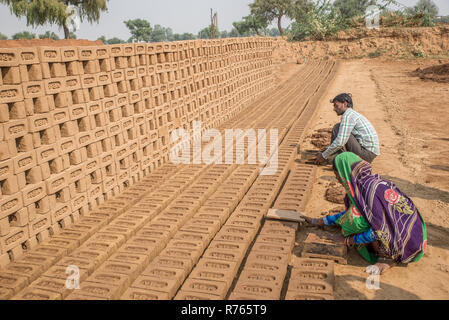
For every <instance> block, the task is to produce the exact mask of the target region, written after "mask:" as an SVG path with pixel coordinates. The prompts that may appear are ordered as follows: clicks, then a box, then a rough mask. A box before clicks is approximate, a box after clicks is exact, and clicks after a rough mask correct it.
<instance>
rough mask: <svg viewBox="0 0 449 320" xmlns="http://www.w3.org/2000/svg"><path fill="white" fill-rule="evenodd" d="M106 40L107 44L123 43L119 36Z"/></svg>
mask: <svg viewBox="0 0 449 320" xmlns="http://www.w3.org/2000/svg"><path fill="white" fill-rule="evenodd" d="M106 42H107V44H118V43H125V41H124V40H122V39H119V38H117V37H114V38H111V39H109V40H107V41H106Z"/></svg>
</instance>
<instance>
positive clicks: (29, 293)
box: [11, 288, 62, 300]
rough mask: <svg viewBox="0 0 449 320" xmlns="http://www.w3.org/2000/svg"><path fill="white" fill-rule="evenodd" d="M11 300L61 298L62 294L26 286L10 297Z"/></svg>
mask: <svg viewBox="0 0 449 320" xmlns="http://www.w3.org/2000/svg"><path fill="white" fill-rule="evenodd" d="M11 300H62V295H61V294H59V293H57V292H52V291H48V290H42V289H38V288H26V289H25V290H23V291H21V292H20V293H19V294H17V295H15V296H14V297H12V298H11Z"/></svg>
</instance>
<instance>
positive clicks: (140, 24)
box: [124, 19, 153, 42]
mask: <svg viewBox="0 0 449 320" xmlns="http://www.w3.org/2000/svg"><path fill="white" fill-rule="evenodd" d="M124 23H125V25H126V27H127V28H128V29H129V32H130V33H131V38H129V40H128V42H133V41H137V42H141V41H144V42H149V41H151V40H152V31H153V30H152V28H151V26H150V23H149V22H148V21H146V20H143V19H134V20H127V21H124Z"/></svg>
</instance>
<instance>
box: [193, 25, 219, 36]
mask: <svg viewBox="0 0 449 320" xmlns="http://www.w3.org/2000/svg"><path fill="white" fill-rule="evenodd" d="M214 31H215V38H218V37H219V36H220V31H219V30H218V28H217V27H215V30H214ZM210 32H211V26H208V27H206V28H204V29H202V30H201V31H200V32H198V38H199V39H210Z"/></svg>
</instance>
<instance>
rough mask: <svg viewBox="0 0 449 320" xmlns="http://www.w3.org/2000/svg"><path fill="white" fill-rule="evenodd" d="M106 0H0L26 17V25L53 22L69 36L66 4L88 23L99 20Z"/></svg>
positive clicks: (18, 14)
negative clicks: (72, 7) (73, 8)
mask: <svg viewBox="0 0 449 320" xmlns="http://www.w3.org/2000/svg"><path fill="white" fill-rule="evenodd" d="M106 2H107V0H34V1H30V0H0V3H4V4H6V5H7V6H9V8H10V10H11V13H13V14H15V15H16V16H17V17H26V20H27V25H29V26H39V25H44V24H47V23H49V24H52V25H53V24H55V25H57V26H59V27H62V28H63V29H64V37H65V38H66V39H68V38H70V30H69V28H68V24H69V21H70V18H71V12H70V10H68V9H67V8H68V6H69V5H71V6H74V7H75V8H76V15H77V16H78V17H79V18H80V21H81V22H83V21H84V20H87V21H88V22H90V23H93V22H98V21H99V20H100V13H101V12H102V11H106V10H107V6H106Z"/></svg>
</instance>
